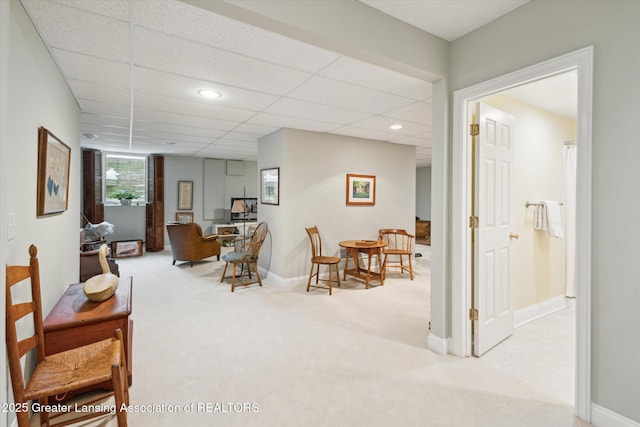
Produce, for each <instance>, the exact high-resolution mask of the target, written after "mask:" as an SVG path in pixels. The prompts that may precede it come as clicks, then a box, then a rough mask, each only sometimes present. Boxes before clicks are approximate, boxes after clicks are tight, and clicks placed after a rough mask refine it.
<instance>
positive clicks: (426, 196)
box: [416, 167, 431, 220]
mask: <svg viewBox="0 0 640 427" xmlns="http://www.w3.org/2000/svg"><path fill="white" fill-rule="evenodd" d="M416 216H417V217H418V218H420V219H422V220H431V167H424V168H417V169H416Z"/></svg>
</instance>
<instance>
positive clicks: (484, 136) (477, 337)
mask: <svg viewBox="0 0 640 427" xmlns="http://www.w3.org/2000/svg"><path fill="white" fill-rule="evenodd" d="M475 110H476V111H475V117H476V123H478V125H479V135H478V136H477V137H476V144H475V145H476V147H475V177H474V179H475V188H474V191H475V203H474V205H475V212H474V215H475V216H477V217H478V223H477V228H476V229H475V238H474V263H475V264H474V265H475V268H474V281H473V282H474V283H473V286H474V289H473V292H474V298H473V299H474V307H475V308H476V309H477V315H476V316H474V317H475V318H476V319H475V320H473V322H474V324H473V354H474V355H475V356H480V355H482V354H483V353H485V352H486V351H488V350H489V349H491V348H492V347H493V346H495V345H496V344H498V343H499V342H500V341H502V340H504V339H505V338H507V337H509V336H510V335H511V333H512V331H513V311H512V307H511V306H512V303H511V247H510V245H511V243H510V240H511V238H510V233H511V230H512V228H511V221H512V213H511V193H512V188H511V175H512V168H513V163H512V160H513V138H514V127H513V125H514V119H513V117H512V116H510V115H508V114H507V113H504V112H502V111H500V110H497V109H495V108H493V107H490V106H488V105H486V104H482V103H477V104H476V107H475ZM513 237H514V238H515V237H516V236H513Z"/></svg>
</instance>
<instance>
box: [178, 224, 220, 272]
mask: <svg viewBox="0 0 640 427" xmlns="http://www.w3.org/2000/svg"><path fill="white" fill-rule="evenodd" d="M167 233H169V242H170V243H171V252H172V254H173V265H175V264H176V261H190V262H191V266H192V267H193V261H197V260H201V259H204V258H209V257H212V256H214V255H216V256H217V257H218V261H220V247H221V246H222V245H221V243H220V240H218V235H217V234H210V235H208V236H203V235H202V228H200V225H199V224H197V223H195V222H192V223H189V224H167Z"/></svg>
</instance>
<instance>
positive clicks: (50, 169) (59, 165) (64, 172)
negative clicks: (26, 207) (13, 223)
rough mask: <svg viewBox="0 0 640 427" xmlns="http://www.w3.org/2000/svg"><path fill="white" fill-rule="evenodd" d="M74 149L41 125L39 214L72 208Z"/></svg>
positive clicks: (39, 145)
mask: <svg viewBox="0 0 640 427" xmlns="http://www.w3.org/2000/svg"><path fill="white" fill-rule="evenodd" d="M70 166H71V148H70V147H69V146H68V145H67V144H65V143H64V142H62V141H61V140H60V139H59V138H58V137H56V136H55V135H54V134H53V133H51V132H50V131H49V130H48V129H46V128H44V127H40V128H38V183H37V190H36V191H37V203H36V205H37V216H39V217H40V216H45V215H53V214H57V213H61V212H64V211H66V210H67V209H68V207H69V171H70Z"/></svg>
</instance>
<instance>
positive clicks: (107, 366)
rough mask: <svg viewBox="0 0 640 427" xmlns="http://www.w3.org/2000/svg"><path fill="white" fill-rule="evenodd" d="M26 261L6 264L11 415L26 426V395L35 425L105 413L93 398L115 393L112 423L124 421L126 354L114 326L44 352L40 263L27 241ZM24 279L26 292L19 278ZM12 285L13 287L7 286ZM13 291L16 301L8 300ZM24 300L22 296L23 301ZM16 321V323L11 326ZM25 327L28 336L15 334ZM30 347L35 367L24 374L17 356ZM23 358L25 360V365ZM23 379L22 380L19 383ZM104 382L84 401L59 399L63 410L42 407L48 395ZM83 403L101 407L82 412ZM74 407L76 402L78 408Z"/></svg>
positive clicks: (107, 412)
mask: <svg viewBox="0 0 640 427" xmlns="http://www.w3.org/2000/svg"><path fill="white" fill-rule="evenodd" d="M29 254H30V257H31V258H30V262H29V265H28V266H21V265H12V266H7V267H6V282H7V283H6V300H7V301H6V305H7V307H6V312H7V313H6V319H7V322H6V329H7V330H6V340H7V358H8V361H9V371H10V373H11V385H12V387H13V397H14V402H15V405H16V408H20V410H18V411H16V418H17V421H18V426H19V427H28V426H29V412H28V411H27V410H26V409H27V408H28V407H29V406H28V405H29V401H31V400H37V401H38V411H37V412H39V414H40V424H41V425H47V426H49V425H51V426H62V425H67V424H70V423H76V422H79V421H83V420H87V419H90V418H95V417H99V416H103V415H111V414H113V411H112V410H111V409H110V407H109V406H108V405H104V404H98V403H97V402H101V401H102V400H104V399H105V398H106V397H108V396H111V395H113V396H114V397H115V414H116V417H117V421H118V426H120V427H126V425H127V412H126V406H128V405H129V382H128V380H127V368H126V357H125V354H124V344H123V343H124V341H123V339H122V331H121V330H120V329H116V330H115V331H114V337H113V338H109V339H105V340H102V341H98V342H95V343H92V344H88V345H85V346H82V347H79V348H74V349H71V350H67V351H63V352H60V353H55V354H51V355H49V356H45V354H46V353H45V345H44V328H43V323H42V302H41V296H40V267H39V263H38V249H37V248H36V247H35V246H34V245H31V246H30V247H29ZM27 281H29V282H30V286H29V287H30V292H28V291H29V289H27V288H28V287H27V286H26V284H25V282H27ZM12 289H13V292H12ZM14 295H15V296H16V299H18V300H19V301H21V302H17V303H14V300H13V297H14ZM25 300H27V301H25ZM25 316H28V317H27V319H31V321H32V322H33V325H32V326H33V329H31V330H30V327H27V328H25V326H28V325H26V324H25V322H26V321H27V319H24V318H25ZM16 323H19V327H17V325H16ZM25 330H27V331H29V332H28V333H33V335H31V336H27V337H19V335H24V333H22V334H19V331H25ZM31 350H35V363H36V365H35V369H34V371H33V373H32V374H31V377H30V378H29V379H28V380H26V379H25V375H24V373H23V368H22V364H21V359H22V358H23V356H24V358H25V359H28V356H26V355H27V353H29V352H30V351H31ZM27 362H28V361H26V360H25V365H29V364H28V363H27ZM25 383H26V386H25ZM105 383H106V384H108V386H109V387H110V389H111V390H112V391H110V392H107V393H106V394H102V395H101V396H99V397H97V398H96V397H95V396H94V398H93V399H91V400H90V401H89V402H78V403H76V404H74V405H71V404H69V405H63V406H64V408H65V409H68V410H69V411H68V412H64V411H59V412H56V413H55V414H53V413H52V414H50V413H49V412H47V409H48V408H51V407H52V406H53V407H57V406H58V405H49V401H50V400H49V399H50V398H53V396H58V395H62V396H64V394H66V393H68V392H71V391H76V390H81V389H84V388H85V387H88V386H94V385H98V384H105ZM85 406H93V407H96V408H103V409H104V410H102V411H95V412H93V411H92V412H89V413H87V412H83V411H82V408H83V407H85ZM75 408H81V409H80V410H79V411H78V412H76V411H75ZM66 414H70V415H75V417H73V420H60V422H57V423H55V424H50V420H53V419H55V418H57V417H59V416H62V415H66Z"/></svg>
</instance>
